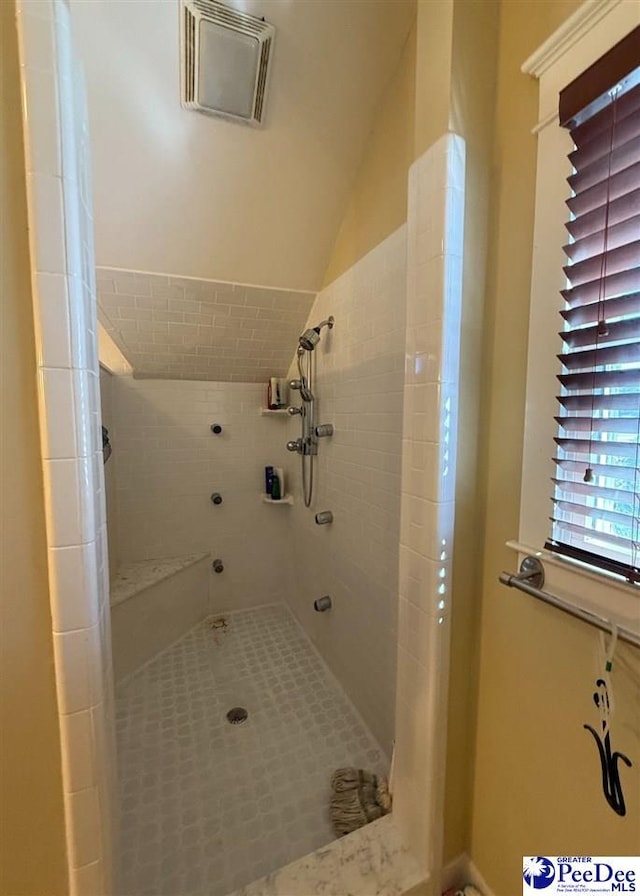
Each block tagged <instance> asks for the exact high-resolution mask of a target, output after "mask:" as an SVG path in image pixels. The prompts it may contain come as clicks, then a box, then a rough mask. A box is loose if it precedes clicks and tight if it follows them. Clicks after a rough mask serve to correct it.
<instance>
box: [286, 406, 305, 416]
mask: <svg viewBox="0 0 640 896" xmlns="http://www.w3.org/2000/svg"><path fill="white" fill-rule="evenodd" d="M287 413H288V414H289V416H290V417H295V416H296V414H302V408H287Z"/></svg>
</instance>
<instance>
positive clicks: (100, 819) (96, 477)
mask: <svg viewBox="0 0 640 896" xmlns="http://www.w3.org/2000/svg"><path fill="white" fill-rule="evenodd" d="M18 25H19V34H20V45H21V46H20V58H21V74H22V79H23V89H24V95H25V103H24V107H23V108H24V112H23V116H24V126H25V137H26V139H25V155H26V163H27V189H28V200H29V235H30V251H31V265H32V287H33V294H34V317H35V323H36V338H37V342H38V346H37V356H38V383H39V388H38V399H39V406H40V426H41V439H42V457H43V469H44V482H45V493H46V494H45V500H46V511H47V541H48V545H49V578H50V591H51V610H52V621H53V631H54V636H53V637H54V656H55V665H56V683H57V692H58V707H59V712H60V731H61V745H62V761H63V787H64V791H65V794H64V795H65V822H66V834H67V847H68V860H69V879H70V892H71V894H78V896H80V894H82V896H99V894H106V893H110V892H111V821H112V819H111V796H112V791H113V781H114V773H113V772H114V769H113V761H114V752H113V687H112V674H111V649H110V633H109V601H108V569H107V563H108V561H107V549H106V520H105V500H104V479H103V471H102V442H101V438H100V428H99V427H100V400H99V390H98V357H97V345H96V328H97V322H96V300H95V282H94V273H93V269H94V263H95V261H94V252H93V235H92V226H93V225H92V217H91V194H90V188H89V184H88V167H89V152H88V134H87V115H86V102H85V97H84V92H83V80H82V73H81V72H80V71H79V70H78V67H77V64H76V61H75V54H74V50H73V44H72V38H71V24H70V17H69V9H68V7H67V5H66V3H64V2H62V0H20V2H19V3H18Z"/></svg>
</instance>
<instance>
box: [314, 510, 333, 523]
mask: <svg viewBox="0 0 640 896" xmlns="http://www.w3.org/2000/svg"><path fill="white" fill-rule="evenodd" d="M332 522H333V513H332V512H331V511H330V510H321V511H320V513H316V523H317V524H318V526H326V525H328V523H332Z"/></svg>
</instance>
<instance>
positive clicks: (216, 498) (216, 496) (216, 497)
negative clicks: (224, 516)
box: [211, 492, 222, 504]
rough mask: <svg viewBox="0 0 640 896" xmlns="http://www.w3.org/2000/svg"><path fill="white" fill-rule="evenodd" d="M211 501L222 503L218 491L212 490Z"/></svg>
mask: <svg viewBox="0 0 640 896" xmlns="http://www.w3.org/2000/svg"><path fill="white" fill-rule="evenodd" d="M211 503H212V504H222V495H221V494H220V492H214V493H213V494H212V495H211Z"/></svg>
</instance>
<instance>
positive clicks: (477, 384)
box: [417, 0, 500, 862]
mask: <svg viewBox="0 0 640 896" xmlns="http://www.w3.org/2000/svg"><path fill="white" fill-rule="evenodd" d="M452 6H453V15H452V22H451V66H450V97H449V121H450V128H451V130H452V131H453V132H454V133H456V134H459V135H460V136H462V137H463V138H464V140H465V144H466V178H465V222H464V274H463V283H462V325H461V332H460V383H461V389H460V396H459V407H458V421H459V422H458V430H459V433H460V438H459V439H458V446H457V463H456V524H455V533H454V539H455V550H454V559H453V570H452V604H451V606H452V610H451V623H452V625H451V664H450V680H449V707H448V724H447V766H446V790H445V826H444V860H445V862H448V861H450V860H452V859H453V858H455V857H456V856H458V855H460V853H462V852H465V851H466V850H467V849H468V845H469V840H470V831H471V801H470V794H471V790H472V782H473V755H474V725H475V698H476V672H477V661H478V628H479V616H480V612H479V611H480V606H479V603H480V602H479V594H478V570H479V569H480V568H481V564H482V540H481V539H480V538H478V532H479V530H481V526H482V506H481V502H480V492H481V490H480V487H479V464H478V450H477V446H478V442H479V441H480V439H481V434H482V420H481V414H480V411H481V403H482V389H481V383H482V376H481V374H482V334H483V326H484V314H485V292H486V278H487V256H488V251H489V232H490V227H489V225H490V213H491V198H492V193H491V187H492V157H493V125H494V117H495V94H496V77H497V55H498V37H499V12H500V4H499V0H483V2H482V3H478V2H477V0H455V2H454V3H453V4H452ZM419 21H420V20H419ZM425 86H426V85H425ZM417 95H419V94H418V92H417Z"/></svg>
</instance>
